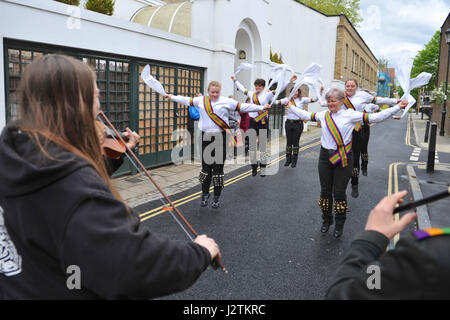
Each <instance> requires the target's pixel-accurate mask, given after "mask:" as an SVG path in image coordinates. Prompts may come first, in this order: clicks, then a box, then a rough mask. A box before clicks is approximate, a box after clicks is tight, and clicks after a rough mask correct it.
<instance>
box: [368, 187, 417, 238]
mask: <svg viewBox="0 0 450 320" xmlns="http://www.w3.org/2000/svg"><path fill="white" fill-rule="evenodd" d="M407 194H408V192H407V191H401V192H397V193H395V194H393V195H391V196H389V197H385V198H384V199H383V200H381V201H380V203H379V204H378V205H377V206H376V207H375V208H374V209H373V210H372V212H371V213H370V215H369V218H368V219H367V224H366V230H374V231H378V232H380V233H382V234H384V235H385V236H386V237H387V238H388V239H392V238H393V237H394V236H395V235H396V234H397V233H399V232H401V231H402V230H403V229H405V228H406V227H407V226H408V225H409V224H410V223H412V222H413V221H414V220H415V219H416V218H417V214H416V213H415V212H410V213H407V214H404V215H403V216H402V217H401V219H400V220H399V221H395V220H394V219H393V212H394V208H395V205H396V204H397V203H402V202H403V198H404V197H405V196H406V195H407Z"/></svg>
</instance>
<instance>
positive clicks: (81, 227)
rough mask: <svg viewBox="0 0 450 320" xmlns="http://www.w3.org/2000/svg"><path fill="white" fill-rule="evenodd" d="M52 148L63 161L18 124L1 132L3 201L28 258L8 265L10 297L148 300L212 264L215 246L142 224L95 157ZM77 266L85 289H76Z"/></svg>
mask: <svg viewBox="0 0 450 320" xmlns="http://www.w3.org/2000/svg"><path fill="white" fill-rule="evenodd" d="M46 150H48V152H49V153H50V154H51V155H52V156H53V157H55V158H56V159H58V160H51V159H49V158H47V157H45V156H44V155H43V154H42V153H41V152H40V150H39V149H38V147H37V146H36V144H35V143H34V142H33V141H32V140H30V138H29V137H28V136H27V135H26V134H24V133H20V132H18V131H17V129H16V128H15V127H14V125H13V124H10V125H8V126H7V127H5V129H4V130H3V133H2V135H1V137H0V206H1V207H3V210H4V213H3V217H4V222H5V227H6V230H7V232H8V235H7V237H9V238H10V240H11V241H9V242H8V243H12V244H13V245H14V246H15V249H16V250H17V254H18V255H19V257H18V259H16V261H19V262H20V265H19V267H20V272H19V273H18V274H16V275H10V276H5V273H4V272H3V274H2V273H1V271H0V287H1V288H2V293H3V298H4V299H98V298H107V299H117V298H119V299H122V298H126V299H128V298H131V299H147V298H153V297H158V296H163V295H168V294H171V293H174V292H178V291H181V290H184V289H186V288H188V287H189V286H191V285H192V284H193V283H194V282H195V281H196V280H197V278H198V277H199V276H200V274H201V273H202V272H203V271H204V270H205V269H206V268H207V266H208V265H209V263H210V260H211V257H210V254H209V252H208V250H206V249H205V248H203V247H201V246H200V245H197V244H196V243H193V242H181V241H172V240H170V239H168V238H167V237H166V236H164V235H160V234H157V233H155V232H152V231H150V230H149V229H148V228H146V227H145V226H142V225H140V224H139V218H138V216H137V215H136V214H135V213H133V212H131V210H130V212H128V211H127V207H126V206H125V205H124V204H123V203H122V202H120V201H118V200H116V199H115V198H114V197H113V195H112V194H111V192H110V190H109V189H108V188H107V186H106V184H105V183H104V181H103V180H102V179H101V178H100V176H99V175H98V174H97V173H96V171H95V170H94V169H93V167H92V166H91V165H89V163H88V162H86V161H85V160H83V159H81V158H79V157H77V156H75V155H74V154H73V153H70V152H67V151H64V150H63V149H61V148H60V147H58V146H55V145H53V144H50V145H49V146H48V148H47V149H46ZM0 214H1V212H0ZM0 227H1V226H0ZM0 240H2V242H0V245H4V244H5V243H7V242H5V241H3V240H4V239H0ZM0 249H2V248H0ZM0 251H1V250H0ZM20 260H21V261H20ZM69 266H77V267H78V268H79V270H80V271H81V273H80V276H81V277H80V280H81V289H80V290H78V289H72V290H70V289H68V286H67V282H68V281H69V282H70V281H71V280H70V279H69V278H70V277H71V276H73V275H74V271H72V269H70V268H69V272H68V267H69ZM0 270H1V269H0ZM71 279H72V280H73V278H71Z"/></svg>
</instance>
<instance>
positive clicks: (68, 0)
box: [56, 0, 80, 7]
mask: <svg viewBox="0 0 450 320" xmlns="http://www.w3.org/2000/svg"><path fill="white" fill-rule="evenodd" d="M56 1H58V2H62V3H65V4H70V5H73V6H77V7H78V6H79V5H80V0H56Z"/></svg>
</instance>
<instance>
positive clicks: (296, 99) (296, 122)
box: [276, 88, 323, 168]
mask: <svg viewBox="0 0 450 320" xmlns="http://www.w3.org/2000/svg"><path fill="white" fill-rule="evenodd" d="M321 92H323V88H321ZM318 100H319V99H318V98H317V97H316V98H308V97H304V98H302V90H301V89H298V90H297V92H296V93H295V94H294V96H293V98H292V99H291V101H290V102H291V107H292V108H293V107H296V108H300V109H302V110H303V106H304V105H305V104H308V103H314V102H317V101H318ZM288 102H289V98H284V99H281V100H277V101H276V103H277V104H283V105H285V104H287V103H288ZM285 128H286V163H285V164H284V166H285V167H288V166H289V165H291V168H295V167H296V166H297V160H298V153H299V150H300V137H301V135H302V132H303V120H301V119H300V117H299V116H297V115H296V114H295V113H294V112H292V110H291V108H289V110H288V111H287V119H286V123H285Z"/></svg>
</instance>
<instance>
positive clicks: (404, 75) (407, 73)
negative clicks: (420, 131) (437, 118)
mask: <svg viewBox="0 0 450 320" xmlns="http://www.w3.org/2000/svg"><path fill="white" fill-rule="evenodd" d="M413 63H414V54H413V53H412V52H408V51H405V52H403V54H402V56H401V58H400V61H399V63H398V64H397V66H396V67H395V72H396V74H395V76H396V77H397V80H398V82H399V83H400V86H401V87H402V89H403V92H404V95H403V97H402V100H408V102H409V103H408V105H407V106H406V108H405V110H404V111H403V114H402V116H401V117H402V118H403V117H404V116H405V115H406V114H407V113H408V111H409V109H411V107H412V106H413V105H414V104H415V103H416V99H414V97H412V96H411V94H410V93H411V90H413V89H416V88H419V87H421V86H423V85H426V84H428V82H429V81H430V79H431V76H432V75H431V74H430V73H427V72H422V73H421V74H419V75H418V76H417V77H416V78H414V79H410V78H411V69H412V67H413Z"/></svg>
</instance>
